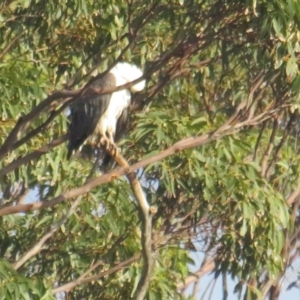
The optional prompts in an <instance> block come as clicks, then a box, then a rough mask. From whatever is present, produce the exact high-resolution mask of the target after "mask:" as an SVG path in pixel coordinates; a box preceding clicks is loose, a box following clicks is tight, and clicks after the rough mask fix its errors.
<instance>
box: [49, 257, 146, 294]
mask: <svg viewBox="0 0 300 300" xmlns="http://www.w3.org/2000/svg"><path fill="white" fill-rule="evenodd" d="M140 257H141V254H140V253H138V254H135V255H134V256H133V257H131V258H129V259H126V260H124V261H123V262H120V263H119V264H117V265H116V266H115V267H113V268H110V269H109V270H107V271H103V272H100V273H99V274H97V275H94V276H90V277H86V278H82V279H76V280H74V281H71V282H69V283H66V284H64V285H62V286H60V287H58V288H55V289H53V290H52V294H56V293H59V292H66V291H69V290H71V289H73V288H74V287H76V286H78V285H80V284H84V283H89V282H91V281H96V280H99V279H100V278H102V277H104V276H107V275H110V274H113V273H115V272H117V271H120V270H122V269H124V268H126V267H127V266H129V265H131V264H132V263H133V262H134V261H137V260H138V259H139V258H140Z"/></svg>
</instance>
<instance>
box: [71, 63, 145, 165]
mask: <svg viewBox="0 0 300 300" xmlns="http://www.w3.org/2000/svg"><path fill="white" fill-rule="evenodd" d="M142 75H143V72H142V71H141V70H140V69H139V68H138V67H136V66H135V65H132V64H129V63H125V62H123V63H117V64H116V65H115V66H114V67H113V68H112V69H111V70H110V71H109V73H107V74H106V75H105V76H104V77H102V78H100V79H97V80H95V81H94V82H93V83H92V84H91V85H90V86H89V87H88V88H87V89H86V91H85V92H84V93H83V95H82V96H80V98H79V99H78V100H76V101H75V102H74V104H73V106H72V107H71V114H70V119H71V123H70V126H69V132H68V135H69V136H68V138H69V143H68V155H67V158H68V159H69V158H70V156H71V155H72V153H73V152H74V151H76V150H78V149H79V148H80V147H81V146H82V145H83V144H89V145H92V146H93V147H96V149H98V151H101V153H102V159H103V160H102V161H103V163H107V161H109V157H110V156H109V155H108V153H107V151H105V150H107V149H108V148H110V147H114V148H115V149H117V148H116V146H115V142H117V141H118V140H119V139H120V137H121V136H122V134H123V133H124V131H125V129H126V125H127V122H128V117H129V106H130V102H131V92H133V93H134V92H140V91H142V90H143V89H144V87H145V80H142V81H139V82H138V83H135V84H133V85H131V86H130V87H128V88H124V89H122V90H119V91H115V92H113V93H111V94H105V95H100V93H101V91H102V90H104V89H107V88H114V87H117V86H120V85H124V84H126V83H130V82H132V81H134V80H136V79H138V78H140V77H141V76H142ZM105 161H106V162H105Z"/></svg>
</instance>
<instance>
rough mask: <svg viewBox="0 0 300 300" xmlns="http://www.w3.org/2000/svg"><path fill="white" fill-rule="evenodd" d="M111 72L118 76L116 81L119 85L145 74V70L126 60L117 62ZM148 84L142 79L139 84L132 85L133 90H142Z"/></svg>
mask: <svg viewBox="0 0 300 300" xmlns="http://www.w3.org/2000/svg"><path fill="white" fill-rule="evenodd" d="M110 72H111V73H113V74H114V75H115V77H116V81H117V82H116V83H117V86H118V85H122V84H125V83H128V82H131V81H134V80H136V79H138V78H140V77H141V76H143V71H142V70H141V69H139V68H138V67H137V66H135V65H132V64H129V63H126V62H120V63H117V64H116V65H115V66H114V67H113V68H112V69H111V70H110ZM145 86H146V81H145V80H142V81H140V82H138V83H137V84H135V85H133V86H131V87H130V90H131V92H133V93H134V92H140V91H142V90H143V89H144V88H145Z"/></svg>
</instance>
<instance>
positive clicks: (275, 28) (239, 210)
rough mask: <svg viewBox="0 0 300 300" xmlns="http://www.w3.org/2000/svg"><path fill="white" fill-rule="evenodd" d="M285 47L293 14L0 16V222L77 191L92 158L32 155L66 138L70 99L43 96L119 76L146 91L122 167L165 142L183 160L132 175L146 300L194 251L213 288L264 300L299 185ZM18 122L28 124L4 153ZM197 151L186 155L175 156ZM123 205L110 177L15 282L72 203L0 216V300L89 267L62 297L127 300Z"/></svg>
mask: <svg viewBox="0 0 300 300" xmlns="http://www.w3.org/2000/svg"><path fill="white" fill-rule="evenodd" d="M299 43H300V4H298V2H297V1H293V0H288V1H283V0H276V1H275V0H272V1H267V0H262V1H256V0H248V1H242V0H240V1H219V0H203V1H181V0H178V1H157V2H156V1H148V2H147V1H139V0H137V1H135V0H133V1H121V0H114V1H106V0H105V1H91V0H68V1H67V0H63V1H44V0H34V1H29V0H15V1H3V3H2V4H0V44H1V49H0V69H1V72H0V101H1V105H0V145H1V147H0V157H1V160H0V174H1V175H0V191H1V199H0V200H1V203H0V204H1V207H0V212H2V211H3V209H6V208H9V207H13V206H18V205H21V204H22V203H23V204H24V199H26V200H25V203H28V202H29V201H30V202H40V203H41V204H44V203H47V201H49V200H51V199H53V198H54V197H57V196H59V195H61V194H62V193H66V192H68V191H70V190H72V189H73V188H78V187H81V186H82V185H83V184H84V183H85V181H86V179H87V178H88V176H89V174H90V170H91V168H92V166H93V162H94V159H93V158H92V159H90V160H89V159H83V158H80V157H74V158H73V159H71V160H70V161H67V160H66V147H65V145H63V144H62V142H57V145H55V146H47V147H48V148H47V149H46V150H45V148H43V147H45V146H46V145H48V144H50V145H51V143H52V142H53V141H57V139H58V138H60V137H61V136H63V135H64V134H66V133H67V128H68V113H69V111H68V108H67V106H68V105H69V104H70V103H71V102H72V101H74V100H76V97H73V98H72V97H69V98H66V97H61V98H59V97H58V98H57V99H51V98H47V96H48V95H51V94H52V93H54V91H59V90H62V89H64V91H68V90H71V89H77V88H79V87H82V86H83V85H84V84H85V83H86V82H88V80H90V79H91V78H92V77H93V76H94V75H95V74H94V71H95V70H96V69H97V71H99V72H100V73H101V72H104V71H106V70H107V68H109V67H110V66H111V65H112V64H113V63H114V62H116V61H123V60H124V61H129V62H132V63H135V64H137V65H139V66H141V67H142V68H144V70H145V76H146V78H147V89H146V91H144V92H143V93H142V94H140V95H138V96H137V97H136V98H135V100H136V99H137V100H136V102H137V103H138V105H137V108H136V107H135V106H134V105H133V110H136V111H135V112H134V113H133V114H132V120H131V121H132V122H131V125H130V130H129V132H128V134H127V136H126V137H125V138H124V139H123V140H122V141H121V142H120V146H121V152H122V154H123V155H124V157H125V158H126V159H127V160H128V162H129V163H130V164H133V163H135V162H137V161H141V160H144V159H147V158H149V157H153V156H155V155H156V154H159V153H161V152H162V151H164V150H166V149H168V148H169V147H172V145H174V144H176V143H177V142H179V141H181V142H182V143H183V145H184V146H183V148H187V149H185V150H184V151H177V150H178V149H174V153H173V152H172V155H168V156H167V157H166V158H164V159H162V160H155V161H154V162H153V163H152V164H148V165H146V166H145V167H144V168H142V169H139V170H138V171H137V175H138V178H139V180H140V182H141V183H142V185H143V190H144V193H145V195H146V196H147V200H148V201H149V203H150V204H151V205H153V206H155V207H156V208H157V213H156V214H155V215H154V217H153V224H152V225H153V232H152V233H153V235H152V242H153V251H154V256H155V259H156V263H155V268H154V271H153V274H152V278H151V282H150V285H149V290H148V294H147V299H183V298H184V296H183V295H182V294H181V293H180V291H178V286H179V284H180V283H181V282H183V281H184V279H186V278H187V277H188V276H189V264H191V263H192V261H191V259H190V257H189V254H190V251H191V250H194V249H195V248H197V249H199V248H201V249H199V250H200V251H203V252H205V253H206V254H207V257H213V258H214V262H215V267H214V268H213V270H212V271H213V272H214V274H215V276H216V277H218V276H219V275H224V274H230V275H232V277H235V278H236V280H238V285H237V286H236V291H237V292H240V293H241V291H243V287H244V284H245V285H246V286H247V290H246V293H247V297H248V298H249V299H251V298H252V299H257V297H265V294H266V293H271V292H272V291H271V290H267V291H266V292H264V291H265V289H266V286H267V287H268V286H269V285H268V280H274V281H273V282H272V283H273V284H274V285H275V284H277V283H278V282H280V278H281V276H283V274H284V271H285V269H286V268H287V267H288V266H289V264H290V263H292V261H290V260H289V259H290V254H291V253H293V251H296V248H295V247H296V245H297V241H298V240H297V239H298V238H297V236H298V235H297V232H296V228H297V225H298V222H299V204H298V202H299V201H296V200H293V199H292V198H290V197H291V195H293V193H297V191H298V190H299V183H300V176H299V170H298V169H299V168H298V166H299V162H300V157H299V138H298V137H299V125H298V124H299V114H298V107H299V99H300V75H299V74H300V73H299V53H300V44H299ZM45 99H46V100H45ZM18 120H19V122H23V121H24V120H27V121H26V124H25V123H24V124H25V125H24V126H22V127H21V129H20V130H19V132H18V134H17V136H16V137H15V139H13V140H11V141H9V139H8V142H7V137H8V136H9V135H10V133H11V132H12V130H13V128H15V126H16V124H18ZM199 136H202V137H203V143H202V144H201V145H200V144H199V145H200V146H198V147H191V148H190V147H187V146H186V145H187V141H186V140H185V139H189V138H193V137H195V139H196V138H197V137H199ZM5 141H6V143H8V145H7V144H5ZM181 145H182V144H181ZM177 146H178V144H177ZM7 147H8V148H7ZM41 149H42V150H41ZM35 151H36V152H35ZM32 153H33V154H34V155H33V156H31V157H29V156H30V155H31V154H32ZM28 155H29V156H28ZM28 157H29V158H28ZM116 172H117V171H116ZM100 175H101V174H99V172H98V171H96V172H95V173H94V174H93V177H96V176H100ZM112 176H113V175H112ZM26 193H29V194H28V195H27V196H26ZM25 196H26V197H25ZM135 197H136V195H135V194H134V192H133V191H132V189H131V187H130V185H129V183H128V181H127V180H126V179H125V178H116V179H114V180H113V181H111V182H109V183H107V184H103V185H99V186H97V187H96V188H93V189H92V190H90V191H88V192H84V193H83V195H82V199H81V202H80V204H79V205H78V206H77V208H76V209H75V211H74V213H73V214H71V215H70V216H69V217H68V218H67V220H66V221H65V222H63V223H62V224H60V225H59V226H58V229H57V230H56V231H55V233H54V234H53V235H51V236H50V237H49V239H47V240H46V241H45V243H44V244H43V246H42V247H41V248H40V249H39V251H38V252H37V253H36V254H34V255H32V256H31V257H30V258H28V259H27V260H25V261H24V263H22V264H21V266H19V267H18V268H16V267H15V266H16V264H17V263H18V262H19V261H20V259H21V258H22V257H23V256H24V255H25V254H26V253H27V252H28V251H32V249H33V248H34V246H35V245H36V244H37V243H38V242H39V241H41V239H43V237H45V235H46V234H47V233H48V232H50V231H51V230H52V229H53V228H54V227H55V224H57V222H59V220H61V218H63V216H64V215H65V214H67V212H68V211H69V209H70V206H71V203H72V202H74V201H75V199H74V198H72V199H71V200H65V199H64V200H63V201H62V202H60V203H59V204H57V205H55V206H51V207H48V208H44V209H37V210H35V211H34V212H26V213H18V214H9V213H8V215H5V216H3V217H2V219H1V220H0V222H1V230H0V253H1V257H0V258H1V261H0V281H1V286H2V288H1V289H0V299H52V298H53V296H52V290H53V289H55V288H59V287H61V286H63V285H64V284H66V283H69V282H73V281H74V280H76V279H78V278H80V277H81V276H82V274H84V273H85V272H86V271H87V270H89V268H91V267H92V266H94V265H95V264H97V263H99V265H97V267H95V269H90V270H89V271H88V274H84V277H85V278H89V279H90V280H87V281H85V282H81V283H77V284H76V285H75V286H74V287H72V288H70V289H65V290H64V291H63V292H62V296H63V297H65V298H66V299H82V298H85V299H99V298H101V299H104V300H105V299H109V300H113V299H130V298H131V297H132V295H133V293H134V290H135V289H136V288H137V285H138V282H139V279H140V276H141V274H142V272H141V270H142V266H143V264H144V260H143V258H141V256H138V255H140V254H141V235H142V233H141V229H140V228H141V216H140V212H139V210H138V207H137V204H136V201H135ZM287 243H289V244H290V245H291V246H290V249H288V250H286V249H285V245H286V244H287ZM289 251H290V252H289ZM135 255H137V256H135ZM131 258H134V259H133V260H132V261H131V262H130V263H128V264H127V265H125V266H122V265H121V264H122V262H126V261H127V260H128V259H131ZM288 262H289V263H288ZM118 266H119V268H118ZM14 267H15V268H16V269H17V270H14ZM115 267H117V269H114V268H115ZM110 270H114V271H113V272H111V273H109V271H110ZM105 272H108V273H105ZM99 274H100V275H101V276H100V277H97V276H98V275H99ZM262 274H264V275H265V276H263V277H265V278H262ZM93 276H95V277H93ZM253 282H256V283H255V284H253ZM263 293H265V294H263ZM241 297H242V296H241Z"/></svg>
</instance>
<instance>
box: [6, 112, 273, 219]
mask: <svg viewBox="0 0 300 300" xmlns="http://www.w3.org/2000/svg"><path fill="white" fill-rule="evenodd" d="M274 112H275V110H273V111H270V112H265V113H262V114H260V115H258V116H257V117H255V118H253V119H252V120H246V121H244V122H241V123H237V124H235V125H233V126H230V125H229V124H228V125H227V126H225V127H224V126H221V127H222V131H221V130H219V129H218V130H216V131H213V132H210V133H207V134H203V135H201V136H198V137H189V138H186V139H183V140H181V141H179V142H177V143H175V144H174V145H173V146H171V147H169V148H168V149H166V150H163V151H162V152H160V153H159V154H157V155H154V156H152V157H149V158H146V159H143V160H141V161H139V162H137V163H135V164H133V165H131V166H128V167H118V168H116V169H114V170H112V171H110V172H109V173H107V174H103V175H101V176H100V177H97V178H95V179H94V180H92V181H90V182H89V183H87V184H85V185H83V186H81V187H79V188H75V189H72V190H70V191H68V192H66V193H64V194H61V195H59V196H57V197H55V198H53V199H51V200H49V201H41V202H35V203H30V204H23V205H16V206H11V207H6V208H3V209H0V216H3V215H9V214H14V213H18V212H26V211H32V210H36V209H41V208H47V207H52V206H54V205H56V204H59V203H61V202H62V201H64V200H67V199H70V198H73V197H77V196H80V195H83V194H86V193H88V192H89V191H90V190H92V189H93V188H94V187H96V186H99V185H102V184H104V183H108V182H110V181H112V180H113V179H115V178H118V177H120V176H123V175H126V174H129V173H132V172H134V171H135V170H138V169H140V168H144V167H146V166H148V165H150V164H152V163H155V162H157V161H160V160H162V159H164V158H166V157H168V156H171V155H173V154H175V153H177V152H179V151H183V150H185V149H190V148H194V147H198V146H201V145H205V144H208V143H210V142H212V141H215V140H218V139H220V138H222V137H224V136H227V135H230V134H232V133H234V132H237V131H238V130H240V129H241V128H242V127H244V126H250V125H256V124H258V123H259V122H263V121H265V120H267V119H268V118H270V117H271V116H272V114H273V113H274Z"/></svg>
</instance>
